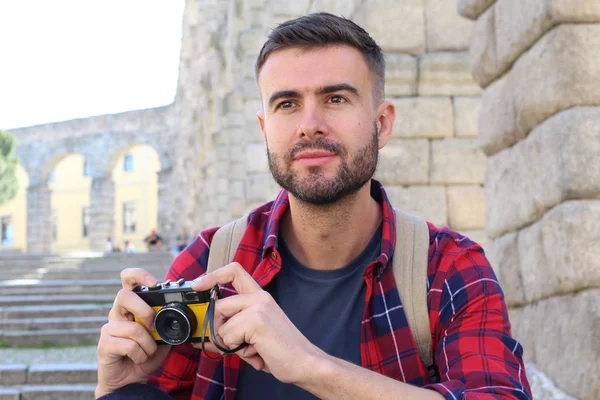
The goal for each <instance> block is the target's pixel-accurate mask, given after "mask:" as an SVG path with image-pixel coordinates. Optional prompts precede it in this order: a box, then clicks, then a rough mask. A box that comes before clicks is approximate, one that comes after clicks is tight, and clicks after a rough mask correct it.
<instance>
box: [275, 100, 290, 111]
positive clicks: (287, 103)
mask: <svg viewBox="0 0 600 400" xmlns="http://www.w3.org/2000/svg"><path fill="white" fill-rule="evenodd" d="M293 106H294V103H292V102H291V101H289V100H287V101H282V102H281V103H279V104H278V105H277V108H281V109H283V110H287V109H290V108H292V107H293Z"/></svg>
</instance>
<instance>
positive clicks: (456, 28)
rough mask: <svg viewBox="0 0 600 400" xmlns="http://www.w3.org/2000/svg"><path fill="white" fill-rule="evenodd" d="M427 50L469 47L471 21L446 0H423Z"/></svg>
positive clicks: (451, 49) (464, 48) (452, 3)
mask: <svg viewBox="0 0 600 400" xmlns="http://www.w3.org/2000/svg"><path fill="white" fill-rule="evenodd" d="M425 16H426V18H427V23H426V26H427V51H428V52H434V51H461V50H467V49H468V48H469V39H470V36H471V29H472V26H473V22H472V21H470V20H468V19H466V18H463V17H461V16H460V15H459V14H458V12H457V10H456V4H455V3H454V2H453V1H448V0H425Z"/></svg>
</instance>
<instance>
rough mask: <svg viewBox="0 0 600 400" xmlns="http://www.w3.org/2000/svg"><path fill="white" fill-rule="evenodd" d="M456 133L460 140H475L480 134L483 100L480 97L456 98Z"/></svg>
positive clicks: (453, 103)
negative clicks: (479, 125)
mask: <svg viewBox="0 0 600 400" xmlns="http://www.w3.org/2000/svg"><path fill="white" fill-rule="evenodd" d="M452 105H453V107H454V133H455V135H456V136H457V137H459V138H474V137H477V134H478V129H477V128H478V122H479V113H480V111H481V99H480V98H479V97H455V98H454V99H453V101H452Z"/></svg>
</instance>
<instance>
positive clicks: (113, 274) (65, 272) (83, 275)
mask: <svg viewBox="0 0 600 400" xmlns="http://www.w3.org/2000/svg"><path fill="white" fill-rule="evenodd" d="M128 267H129V266H122V265H119V266H110V267H102V268H97V269H96V268H89V267H86V268H85V269H77V270H74V269H66V268H65V269H52V270H48V269H34V270H30V271H29V272H26V273H21V274H19V275H18V276H15V275H14V273H13V272H10V275H7V274H4V275H3V276H5V277H7V276H11V277H13V278H19V279H38V280H43V281H46V280H62V279H77V280H83V279H120V277H121V271H122V270H123V269H125V268H128ZM144 269H145V270H146V271H148V272H150V273H152V274H153V275H154V276H156V278H157V279H162V278H164V277H165V275H166V274H167V271H168V267H166V268H165V267H164V266H163V265H161V266H157V267H153V266H150V267H148V266H144Z"/></svg>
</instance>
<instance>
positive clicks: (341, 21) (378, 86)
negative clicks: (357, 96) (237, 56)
mask: <svg viewBox="0 0 600 400" xmlns="http://www.w3.org/2000/svg"><path fill="white" fill-rule="evenodd" d="M340 44H345V45H349V46H352V47H354V48H355V49H357V50H358V51H360V52H361V54H362V55H363V57H364V58H365V60H366V62H367V65H368V66H369V68H370V69H371V71H372V72H373V73H374V77H375V82H374V83H375V88H374V89H375V90H374V91H373V93H374V95H375V98H376V99H377V98H379V100H382V99H383V96H384V85H385V59H384V56H383V52H382V50H381V47H379V45H378V44H377V43H376V42H375V40H373V38H372V37H371V35H369V33H368V32H367V31H365V30H364V29H363V28H361V27H360V26H358V25H357V24H355V23H354V22H352V21H350V20H349V19H346V18H343V17H338V16H335V15H333V14H329V13H325V12H320V13H314V14H309V15H306V16H303V17H300V18H296V19H293V20H290V21H286V22H284V23H282V24H280V25H279V26H277V27H276V28H275V29H273V30H272V31H271V33H270V34H269V37H268V38H267V41H266V42H265V44H264V45H263V47H262V49H261V50H260V53H259V54H258V59H257V60H256V65H255V74H256V78H257V80H258V74H259V73H260V70H261V68H262V67H263V65H264V64H265V62H266V61H267V58H268V57H269V55H271V53H273V52H274V51H276V50H280V49H284V48H288V47H304V48H306V49H312V48H319V47H327V46H335V45H340Z"/></svg>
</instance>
